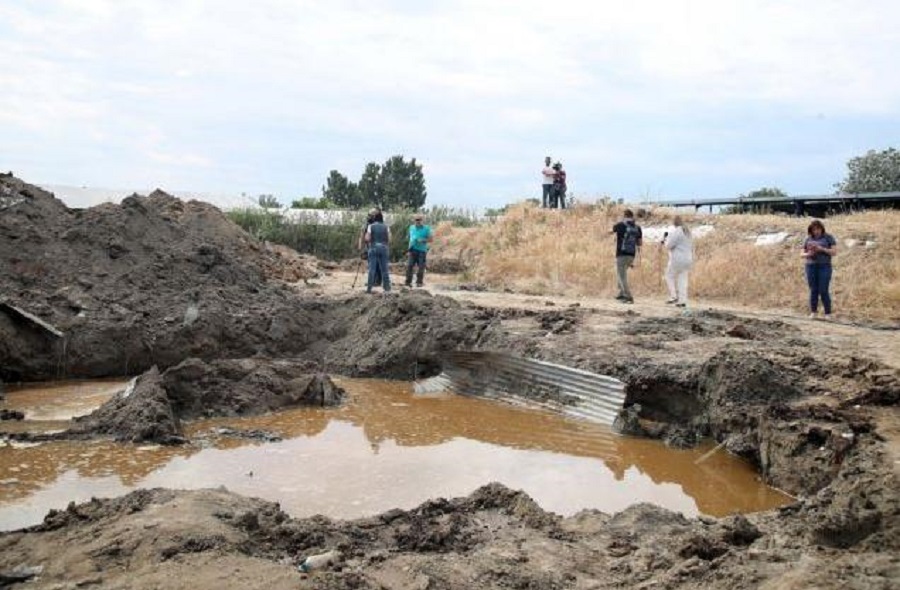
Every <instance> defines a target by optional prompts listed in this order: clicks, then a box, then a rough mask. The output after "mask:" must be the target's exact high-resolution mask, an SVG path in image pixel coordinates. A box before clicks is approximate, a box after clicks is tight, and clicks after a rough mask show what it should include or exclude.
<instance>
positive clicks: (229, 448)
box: [0, 380, 789, 530]
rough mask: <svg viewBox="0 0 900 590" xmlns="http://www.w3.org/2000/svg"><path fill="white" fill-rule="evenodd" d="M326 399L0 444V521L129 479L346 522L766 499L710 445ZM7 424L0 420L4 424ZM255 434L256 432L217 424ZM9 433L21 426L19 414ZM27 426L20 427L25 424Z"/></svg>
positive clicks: (438, 399) (450, 400) (47, 395)
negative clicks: (527, 502)
mask: <svg viewBox="0 0 900 590" xmlns="http://www.w3.org/2000/svg"><path fill="white" fill-rule="evenodd" d="M340 383H341V385H342V386H344V387H345V388H346V389H347V391H348V392H349V393H350V396H351V399H350V400H349V402H348V403H347V404H346V405H344V406H343V407H341V408H337V409H308V408H305V409H296V410H290V411H285V412H280V413H277V414H272V415H268V416H259V417H253V418H243V419H241V418H231V419H217V420H205V421H198V422H195V423H193V424H191V425H190V427H189V433H190V435H191V436H192V438H194V440H195V441H198V440H199V441H205V443H203V444H194V445H191V446H188V447H180V448H172V447H160V446H135V445H124V444H116V443H111V442H94V443H46V444H41V445H33V446H23V445H6V446H5V447H0V529H5V530H9V529H12V528H18V527H22V526H26V525H30V524H34V523H37V522H40V520H41V519H42V518H43V515H44V514H46V512H47V511H48V510H49V509H50V508H64V507H65V506H66V505H67V504H68V503H69V502H70V501H72V500H74V501H76V502H81V501H85V500H88V499H90V498H91V497H92V496H98V497H103V496H114V495H119V494H123V493H125V492H127V491H129V490H132V489H135V488H138V487H169V488H204V487H216V486H220V485H224V486H226V487H227V488H229V489H230V490H232V491H235V492H238V493H241V494H245V495H251V496H258V497H262V498H266V499H269V500H275V501H278V502H280V503H281V505H282V507H283V508H284V509H285V510H286V511H287V512H289V513H290V514H292V515H294V516H308V515H312V514H325V515H328V516H333V517H340V518H353V517H358V516H363V515H370V514H374V513H378V512H381V511H384V510H387V509H390V508H394V507H401V508H410V507H413V506H416V505H418V504H419V503H421V502H422V501H424V500H425V499H427V498H433V497H437V496H444V497H449V496H459V495H465V494H468V493H470V492H471V491H472V490H474V489H475V488H476V487H478V486H480V485H482V484H485V483H488V482H491V481H500V482H502V483H504V484H506V485H507V486H510V487H512V488H516V489H523V490H525V491H526V492H528V493H529V494H530V495H531V496H532V497H534V498H535V499H536V500H537V501H538V502H539V503H540V504H541V506H543V507H544V508H546V509H549V510H552V511H555V512H558V513H560V514H564V515H569V514H573V513H575V512H577V511H578V510H581V509H583V508H597V509H600V510H603V511H605V512H614V511H617V510H621V509H623V508H625V507H627V506H629V505H631V504H634V503H637V502H652V503H654V504H658V505H661V506H665V507H666V508H670V509H673V510H678V511H681V512H683V513H685V514H687V515H696V514H708V515H713V516H722V515H726V514H731V513H734V512H753V511H758V510H764V509H768V508H772V507H775V506H779V505H782V504H784V503H786V502H787V501H789V498H788V497H786V496H784V495H782V494H780V493H779V492H777V491H775V490H773V489H771V488H769V487H767V486H765V485H763V484H762V483H761V482H760V481H759V480H758V478H757V476H756V474H755V472H754V471H753V469H752V468H751V467H750V466H749V465H748V464H746V463H744V462H743V461H741V460H738V459H736V458H734V457H730V456H728V455H727V454H726V453H723V452H718V453H715V454H713V455H712V456H711V457H709V458H708V459H707V460H705V461H703V462H702V463H700V464H699V465H697V464H695V461H697V459H698V458H700V457H701V456H703V455H704V454H705V453H706V452H707V451H708V450H710V449H711V448H712V447H711V446H709V445H706V446H702V447H700V448H697V449H692V450H686V451H680V450H674V449H669V448H666V447H665V446H664V445H662V444H660V443H658V442H656V441H650V440H641V439H632V438H625V437H620V436H616V435H614V434H612V433H611V432H610V431H609V430H608V429H606V428H604V427H601V426H597V425H592V424H587V423H583V422H577V421H572V420H568V419H564V418H561V417H559V416H556V415H552V414H547V413H542V412H535V411H531V410H526V409H522V408H515V407H510V406H506V405H502V404H498V403H495V402H490V401H486V400H480V399H472V398H465V397H458V396H430V397H418V396H414V395H413V394H412V391H411V386H410V385H409V384H407V383H397V382H386V381H372V380H342V381H340ZM122 386H123V384H121V383H110V382H90V383H80V384H62V385H52V386H48V387H45V388H34V387H32V388H29V389H27V390H17V391H12V392H10V393H9V394H8V396H7V400H6V401H5V402H4V405H5V407H10V408H15V409H23V410H24V411H25V412H26V421H30V420H32V419H34V420H37V421H38V423H39V424H40V425H42V426H43V427H47V426H48V425H50V426H59V424H62V425H63V426H64V425H65V423H64V422H60V420H62V419H64V418H66V417H71V416H72V415H78V414H82V413H85V412H86V411H89V410H90V409H91V408H92V407H94V406H96V405H97V404H98V403H100V402H102V400H103V399H105V398H106V397H108V396H109V395H110V394H111V393H112V392H114V391H115V390H116V389H119V388H121V387H122ZM8 425H9V423H4V424H2V425H0V429H6V430H9V429H10V428H9V426H8ZM226 427H227V428H231V429H240V430H249V429H261V430H266V431H269V432H272V433H275V434H278V435H279V436H281V437H283V438H284V440H282V441H281V442H267V443H261V442H256V441H252V440H247V439H243V438H234V437H228V436H220V435H218V434H217V433H221V429H222V428H226ZM18 428H22V426H21V425H19V426H18ZM29 428H30V427H29Z"/></svg>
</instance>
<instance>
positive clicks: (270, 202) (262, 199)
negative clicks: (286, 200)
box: [256, 195, 281, 209]
mask: <svg viewBox="0 0 900 590" xmlns="http://www.w3.org/2000/svg"><path fill="white" fill-rule="evenodd" d="M256 202H257V203H259V206H260V207H262V208H263V209H281V203H279V202H278V199H276V198H275V195H259V196H258V197H257V198H256Z"/></svg>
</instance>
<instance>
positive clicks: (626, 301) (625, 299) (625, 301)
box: [617, 296, 634, 304]
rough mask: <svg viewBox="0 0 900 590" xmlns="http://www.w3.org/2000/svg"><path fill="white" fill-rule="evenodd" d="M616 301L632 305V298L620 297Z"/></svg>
mask: <svg viewBox="0 0 900 590" xmlns="http://www.w3.org/2000/svg"><path fill="white" fill-rule="evenodd" d="M617 299H619V301H621V302H622V303H629V304H631V303H634V298H633V297H625V296H622V297H621V298H617Z"/></svg>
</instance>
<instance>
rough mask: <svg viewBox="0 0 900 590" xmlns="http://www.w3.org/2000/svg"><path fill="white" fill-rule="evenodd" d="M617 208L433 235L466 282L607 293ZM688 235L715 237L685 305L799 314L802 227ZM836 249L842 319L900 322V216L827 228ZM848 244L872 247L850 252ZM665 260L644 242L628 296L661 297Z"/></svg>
mask: <svg viewBox="0 0 900 590" xmlns="http://www.w3.org/2000/svg"><path fill="white" fill-rule="evenodd" d="M620 213H621V208H619V207H610V206H607V207H597V206H579V207H576V208H575V209H570V210H567V211H556V210H542V209H538V208H534V207H532V206H526V205H522V206H517V207H514V208H513V209H512V210H511V211H510V212H509V213H508V214H507V215H506V216H504V217H502V218H500V219H499V220H498V221H497V222H496V223H494V224H491V225H487V226H481V227H479V228H470V229H455V228H452V227H450V226H446V225H444V226H439V227H438V228H437V232H436V234H437V237H438V244H437V245H438V247H439V251H440V250H444V251H445V252H452V254H451V255H453V256H459V257H461V258H463V259H466V260H467V262H468V263H469V266H470V269H471V270H470V271H469V273H468V274H469V276H467V277H465V279H464V280H474V281H478V282H482V283H485V284H488V285H490V286H491V287H494V288H505V287H509V288H512V289H515V290H517V291H522V292H530V293H535V294H583V295H594V296H612V295H614V293H615V269H614V249H615V238H614V236H613V235H612V234H611V233H610V231H611V229H612V226H613V224H614V223H615V222H616V221H617V220H618V219H619V215H620ZM674 214H675V212H674V211H673V210H668V209H656V210H653V211H650V212H648V214H647V216H646V217H644V218H642V219H639V220H638V222H639V223H640V224H641V225H642V226H644V227H653V226H664V225H669V224H670V223H671V220H672V217H673V216H674ZM682 215H684V216H685V217H686V221H687V222H688V224H689V225H690V226H692V227H696V226H698V225H701V224H709V225H713V226H714V227H715V231H714V232H712V233H711V234H710V235H708V236H707V237H703V238H698V239H696V240H695V266H694V269H693V271H692V272H691V278H690V280H691V286H690V293H691V297H692V298H694V299H696V300H699V301H706V302H713V301H721V302H727V303H730V304H738V305H741V304H743V305H748V306H753V307H759V308H780V309H792V310H794V311H796V312H802V311H804V310H805V306H806V297H807V287H806V279H805V276H804V274H803V261H802V259H801V258H800V255H799V254H800V250H799V246H800V242H801V241H802V239H803V237H805V235H806V226H807V224H808V223H809V219H803V218H791V217H786V216H778V215H714V216H711V215H700V216H695V215H685V214H684V213H682ZM825 224H826V227H827V228H828V231H829V233H831V234H833V235H834V236H835V238H836V239H837V240H838V243H839V246H838V248H839V250H838V256H837V257H835V262H834V278H833V280H832V296H833V299H834V306H835V311H836V312H837V313H839V314H841V315H846V316H851V317H859V318H868V319H879V320H896V319H898V318H900V262H898V257H900V212H892V211H886V212H881V211H871V212H866V213H859V214H852V215H843V216H837V217H831V218H828V219H827V220H825ZM779 231H782V232H788V233H789V234H790V237H789V238H788V239H787V240H786V241H785V242H784V243H783V244H780V245H775V246H756V245H755V244H754V240H755V237H756V236H757V235H758V234H760V233H771V232H779ZM848 239H855V240H860V241H861V242H865V241H867V240H868V241H874V242H875V243H876V246H875V247H874V248H866V247H864V246H863V245H862V244H860V245H857V246H854V247H851V248H848V247H847V246H846V245H845V241H846V240H848ZM665 259H666V255H665V253H664V252H663V251H662V250H661V249H660V248H659V247H658V246H657V245H656V244H654V243H649V242H648V243H645V246H644V248H643V253H642V255H641V256H640V258H639V260H638V261H636V268H635V269H634V270H633V271H632V273H631V275H630V276H631V283H632V291H634V293H635V296H636V297H655V298H662V297H664V296H665V294H666V290H665V285H664V281H663V279H662V270H663V269H664V268H665Z"/></svg>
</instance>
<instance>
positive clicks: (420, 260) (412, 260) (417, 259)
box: [406, 250, 428, 287]
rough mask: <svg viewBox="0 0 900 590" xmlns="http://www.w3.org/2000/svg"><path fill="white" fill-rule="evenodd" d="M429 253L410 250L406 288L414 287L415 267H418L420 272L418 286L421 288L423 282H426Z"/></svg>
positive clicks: (417, 276) (417, 279)
mask: <svg viewBox="0 0 900 590" xmlns="http://www.w3.org/2000/svg"><path fill="white" fill-rule="evenodd" d="M426 254H428V252H423V251H422V250H410V251H409V260H408V261H407V262H406V286H407V287H411V286H412V275H413V267H414V266H418V267H419V268H418V272H417V273H416V286H418V287H421V286H422V283H423V281H424V280H425V255H426Z"/></svg>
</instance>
